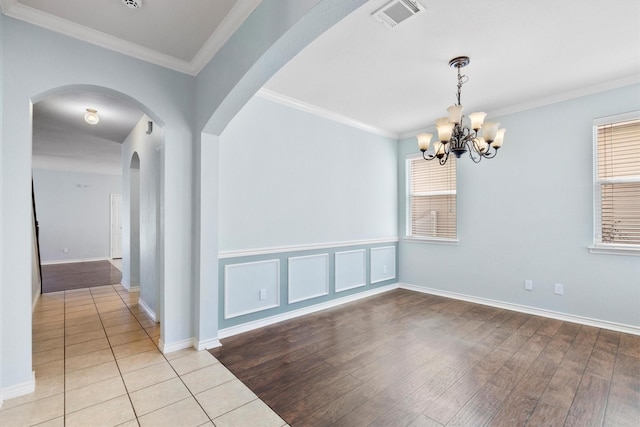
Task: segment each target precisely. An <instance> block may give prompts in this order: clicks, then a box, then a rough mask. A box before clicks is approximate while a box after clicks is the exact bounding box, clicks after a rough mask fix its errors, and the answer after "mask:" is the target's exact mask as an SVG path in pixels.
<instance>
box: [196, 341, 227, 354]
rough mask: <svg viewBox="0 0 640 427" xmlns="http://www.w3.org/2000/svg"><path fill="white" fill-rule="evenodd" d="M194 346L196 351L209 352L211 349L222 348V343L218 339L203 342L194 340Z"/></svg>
mask: <svg viewBox="0 0 640 427" xmlns="http://www.w3.org/2000/svg"><path fill="white" fill-rule="evenodd" d="M193 346H194V347H195V348H196V350H198V351H202V350H209V349H210V348H216V347H221V346H222V344H220V341H219V340H218V339H217V338H212V339H209V340H203V341H196V339H195V338H194V339H193Z"/></svg>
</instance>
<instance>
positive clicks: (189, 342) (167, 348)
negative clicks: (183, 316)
mask: <svg viewBox="0 0 640 427" xmlns="http://www.w3.org/2000/svg"><path fill="white" fill-rule="evenodd" d="M193 340H194V339H193V338H189V339H186V340H181V341H176V342H172V343H168V344H166V343H165V342H164V341H162V339H160V340H158V349H159V350H160V351H161V352H162V354H167V353H173V352H174V351H178V350H184V349H185V348H192V347H193Z"/></svg>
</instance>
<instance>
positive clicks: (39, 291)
mask: <svg viewBox="0 0 640 427" xmlns="http://www.w3.org/2000/svg"><path fill="white" fill-rule="evenodd" d="M41 294H42V291H41V290H40V289H38V292H37V293H36V297H35V298H34V299H33V303H32V304H31V313H33V312H34V311H35V309H36V305H37V304H38V300H40V295H41Z"/></svg>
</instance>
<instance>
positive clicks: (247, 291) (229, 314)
mask: <svg viewBox="0 0 640 427" xmlns="http://www.w3.org/2000/svg"><path fill="white" fill-rule="evenodd" d="M261 297H262V298H263V299H261ZM279 305H280V260H279V259H270V260H266V261H256V262H246V263H241V264H229V265H226V266H225V268H224V318H225V319H231V318H233V317H238V316H242V315H244V314H249V313H255V312H257V311H262V310H267V309H269V308H274V307H278V306H279Z"/></svg>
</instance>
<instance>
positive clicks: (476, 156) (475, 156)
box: [467, 141, 483, 163]
mask: <svg viewBox="0 0 640 427" xmlns="http://www.w3.org/2000/svg"><path fill="white" fill-rule="evenodd" d="M472 143H473V141H472ZM468 144H469V143H468V142H467V145H468ZM468 151H469V157H470V158H471V160H473V163H480V160H482V157H483V155H482V153H480V152H479V151H478V150H476V149H475V146H474V147H471V146H470V147H469V150H468Z"/></svg>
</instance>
